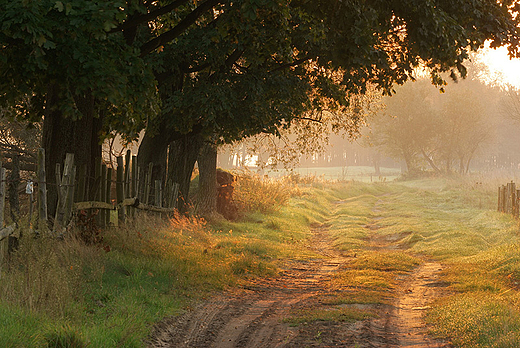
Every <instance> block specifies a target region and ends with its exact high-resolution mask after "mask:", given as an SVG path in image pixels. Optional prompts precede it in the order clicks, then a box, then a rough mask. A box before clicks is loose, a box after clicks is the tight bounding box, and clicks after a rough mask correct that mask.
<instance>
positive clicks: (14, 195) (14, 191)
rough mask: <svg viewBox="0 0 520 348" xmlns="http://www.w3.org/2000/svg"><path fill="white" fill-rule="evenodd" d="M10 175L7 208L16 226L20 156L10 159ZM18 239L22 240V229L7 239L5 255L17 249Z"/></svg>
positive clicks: (18, 211) (18, 205) (18, 214)
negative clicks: (8, 207)
mask: <svg viewBox="0 0 520 348" xmlns="http://www.w3.org/2000/svg"><path fill="white" fill-rule="evenodd" d="M12 160H13V161H12V165H13V167H12V168H11V173H10V175H9V206H10V210H11V219H12V220H13V222H14V223H15V224H17V226H18V221H19V219H20V197H19V196H18V185H19V184H20V156H14V157H13V159H12ZM19 238H22V229H18V235H10V236H9V237H7V254H10V253H12V252H13V251H15V250H16V249H18V245H19V243H20V242H19Z"/></svg>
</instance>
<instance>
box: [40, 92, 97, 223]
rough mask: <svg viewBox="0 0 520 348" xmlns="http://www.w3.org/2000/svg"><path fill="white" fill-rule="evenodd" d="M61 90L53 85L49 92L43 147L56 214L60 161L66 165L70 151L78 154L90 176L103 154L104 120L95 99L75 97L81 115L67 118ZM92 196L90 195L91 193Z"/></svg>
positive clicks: (51, 212) (50, 202)
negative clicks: (101, 141) (96, 111)
mask: <svg viewBox="0 0 520 348" xmlns="http://www.w3.org/2000/svg"><path fill="white" fill-rule="evenodd" d="M59 94H60V93H59V90H58V86H57V85H51V86H50V87H49V89H48V92H47V99H46V105H45V118H44V121H43V139H42V143H43V148H44V149H45V159H46V162H45V170H46V174H47V181H48V182H50V183H51V184H50V185H48V186H47V202H48V206H47V207H48V216H55V213H56V204H57V201H58V191H57V186H56V185H55V184H53V183H55V182H56V181H55V180H56V163H60V164H61V165H63V162H64V161H65V155H66V153H73V154H74V164H75V166H76V167H78V168H79V167H81V166H82V165H85V166H86V168H87V176H88V177H90V178H93V177H94V167H95V166H94V163H95V161H96V159H97V158H101V143H100V138H99V134H100V131H101V127H102V124H103V120H102V118H101V117H95V101H94V98H93V97H92V95H91V94H90V93H87V94H86V95H85V96H77V97H76V98H75V101H76V106H77V107H78V109H79V111H80V112H81V114H82V116H81V118H80V119H77V120H73V119H71V118H66V117H65V116H64V115H63V113H62V111H61V110H60V109H59V107H58V105H59V98H60V96H59ZM88 198H89V199H90V197H88Z"/></svg>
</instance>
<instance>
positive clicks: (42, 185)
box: [38, 148, 47, 228]
mask: <svg viewBox="0 0 520 348" xmlns="http://www.w3.org/2000/svg"><path fill="white" fill-rule="evenodd" d="M38 214H39V216H40V228H42V226H44V224H47V175H46V174H45V149H42V148H40V149H38Z"/></svg>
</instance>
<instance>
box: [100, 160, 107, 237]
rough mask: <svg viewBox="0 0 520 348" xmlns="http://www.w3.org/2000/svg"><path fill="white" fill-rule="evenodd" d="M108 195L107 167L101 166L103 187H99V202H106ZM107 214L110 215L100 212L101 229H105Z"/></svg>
mask: <svg viewBox="0 0 520 348" xmlns="http://www.w3.org/2000/svg"><path fill="white" fill-rule="evenodd" d="M106 195H107V166H106V165H104V164H102V165H101V185H100V186H99V200H100V201H101V202H106ZM106 214H109V213H108V212H107V211H106V210H105V209H100V210H99V217H100V218H99V225H100V226H101V227H105V222H106V217H105V216H106Z"/></svg>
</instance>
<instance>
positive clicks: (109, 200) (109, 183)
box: [105, 168, 112, 226]
mask: <svg viewBox="0 0 520 348" xmlns="http://www.w3.org/2000/svg"><path fill="white" fill-rule="evenodd" d="M106 182H107V185H106V192H105V203H109V204H110V205H112V168H107V178H106ZM108 225H110V213H107V214H106V216H105V226H108Z"/></svg>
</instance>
